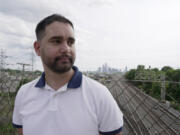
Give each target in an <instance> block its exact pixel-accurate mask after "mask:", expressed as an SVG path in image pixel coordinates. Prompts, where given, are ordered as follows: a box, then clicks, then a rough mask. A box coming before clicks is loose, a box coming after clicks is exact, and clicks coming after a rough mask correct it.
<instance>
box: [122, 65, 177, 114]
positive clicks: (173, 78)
mask: <svg viewBox="0 0 180 135" xmlns="http://www.w3.org/2000/svg"><path fill="white" fill-rule="evenodd" d="M162 76H165V78H164V80H163V78H162ZM125 78H126V79H128V80H129V81H130V82H131V83H133V84H134V85H136V86H137V87H139V88H140V89H141V90H142V91H144V92H145V93H147V94H149V95H151V96H152V97H154V98H156V99H158V100H160V98H161V85H162V84H161V83H162V81H165V89H166V100H168V101H170V102H171V105H172V106H173V107H174V108H175V109H178V110H180V83H178V82H180V69H173V68H172V67H170V66H164V67H163V68H162V69H161V70H159V69H158V68H154V69H151V68H148V69H145V66H144V65H138V67H137V69H131V70H130V71H128V72H127V73H126V74H125ZM138 80H139V81H138ZM140 80H141V81H140ZM143 80H146V81H143Z"/></svg>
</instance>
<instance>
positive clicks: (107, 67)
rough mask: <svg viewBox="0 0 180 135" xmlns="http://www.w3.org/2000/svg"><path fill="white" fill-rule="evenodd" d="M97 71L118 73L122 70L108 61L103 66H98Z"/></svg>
mask: <svg viewBox="0 0 180 135" xmlns="http://www.w3.org/2000/svg"><path fill="white" fill-rule="evenodd" d="M97 72H100V73H116V72H121V70H120V69H115V68H111V67H109V66H108V64H107V63H105V64H103V65H102V67H98V69H97Z"/></svg>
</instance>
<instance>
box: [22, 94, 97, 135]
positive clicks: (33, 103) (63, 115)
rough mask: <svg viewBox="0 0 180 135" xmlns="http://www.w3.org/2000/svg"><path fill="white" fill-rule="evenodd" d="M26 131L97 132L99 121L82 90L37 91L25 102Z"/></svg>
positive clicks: (56, 133) (45, 133)
mask: <svg viewBox="0 0 180 135" xmlns="http://www.w3.org/2000/svg"><path fill="white" fill-rule="evenodd" d="M21 115H22V118H23V132H24V134H25V135H32V134H33V135H36V134H37V135H39V134H43V135H50V134H53V135H62V134H66V135H71V134H74V135H76V134H77V135H84V134H86V135H88V134H87V133H89V135H96V134H97V135H98V124H97V122H96V120H95V119H94V118H93V117H92V116H91V114H90V113H89V111H88V109H87V104H86V102H85V101H84V97H83V95H82V93H81V92H77V91H76V92H72V91H70V92H64V93H59V94H54V93H51V94H50V93H48V94H47V93H46V94H42V95H40V94H36V95H33V96H32V97H29V98H28V99H25V100H24V102H23V108H22V110H21Z"/></svg>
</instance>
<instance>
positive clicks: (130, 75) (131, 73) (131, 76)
mask: <svg viewBox="0 0 180 135" xmlns="http://www.w3.org/2000/svg"><path fill="white" fill-rule="evenodd" d="M135 73H136V70H135V69H131V70H130V71H129V72H126V74H125V77H126V79H128V80H133V79H134V78H135Z"/></svg>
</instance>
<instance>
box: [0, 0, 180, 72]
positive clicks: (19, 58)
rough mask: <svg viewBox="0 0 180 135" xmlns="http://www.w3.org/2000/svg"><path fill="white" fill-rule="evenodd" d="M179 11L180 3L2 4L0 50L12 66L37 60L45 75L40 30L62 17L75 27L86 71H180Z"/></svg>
mask: <svg viewBox="0 0 180 135" xmlns="http://www.w3.org/2000/svg"><path fill="white" fill-rule="evenodd" d="M179 7H180V1H179V0H51V1H50V0H0V49H1V51H2V50H3V52H4V53H5V55H6V56H8V57H7V58H6V59H5V61H6V63H8V64H9V65H6V66H7V67H12V68H13V67H14V68H22V67H21V66H20V65H17V63H26V64H32V57H33V61H34V62H33V63H34V64H33V65H34V66H33V68H34V70H35V69H38V70H41V71H42V70H43V67H42V64H41V60H40V58H39V57H38V56H36V54H35V53H34V50H33V43H34V41H35V40H36V37H35V32H34V31H35V27H36V24H37V23H38V22H39V21H40V20H42V19H43V18H44V17H46V16H49V15H51V14H53V13H59V14H62V15H64V16H66V17H67V18H69V19H70V20H71V21H72V22H73V24H74V27H75V37H76V44H75V46H76V54H77V57H76V61H75V65H76V66H78V67H79V69H80V70H82V71H87V70H96V69H97V68H98V67H100V66H102V65H103V64H105V63H107V64H108V65H109V66H110V67H113V68H118V69H121V70H123V69H124V68H125V67H126V66H127V67H128V69H131V68H136V67H137V65H140V64H141V65H145V66H146V67H149V65H150V66H151V67H152V68H154V67H157V68H162V67H163V66H167V65H168V66H171V67H173V68H180V65H179V60H180V53H179V50H180V8H179ZM32 54H33V55H32ZM26 68H30V67H26Z"/></svg>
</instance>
